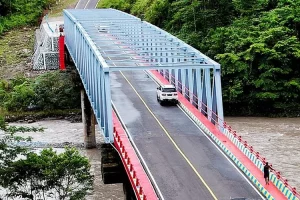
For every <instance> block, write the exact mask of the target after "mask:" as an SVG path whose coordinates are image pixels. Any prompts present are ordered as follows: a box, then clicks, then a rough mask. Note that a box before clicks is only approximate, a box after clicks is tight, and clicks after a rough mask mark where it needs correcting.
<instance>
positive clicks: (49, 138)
mask: <svg viewBox="0 0 300 200" xmlns="http://www.w3.org/2000/svg"><path fill="white" fill-rule="evenodd" d="M9 125H16V126H20V125H22V126H34V127H39V128H41V127H42V128H45V130H44V132H41V133H34V132H29V133H22V134H19V135H21V136H24V137H28V136H30V137H32V144H33V145H32V146H33V147H34V148H35V149H41V148H44V147H50V146H52V147H55V148H54V150H56V151H57V152H61V151H63V148H62V147H63V146H64V145H66V144H68V145H72V146H75V147H77V148H78V149H79V150H80V152H81V153H82V155H85V156H87V157H88V158H89V160H90V162H91V171H92V174H93V175H94V178H95V180H94V191H93V192H92V193H91V194H90V195H88V196H87V197H86V200H96V199H97V200H121V199H122V200H123V199H124V194H123V185H122V184H111V185H104V184H103V182H102V178H101V153H100V150H99V149H89V150H86V149H84V148H83V141H84V140H83V139H84V137H83V125H82V123H71V122H70V121H67V120H42V121H38V122H34V123H31V124H28V123H10V124H9ZM96 141H97V144H100V143H103V142H104V140H103V138H102V137H101V136H100V135H99V134H97V137H96ZM0 199H1V198H0Z"/></svg>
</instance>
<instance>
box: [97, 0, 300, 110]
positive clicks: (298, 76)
mask: <svg viewBox="0 0 300 200" xmlns="http://www.w3.org/2000/svg"><path fill="white" fill-rule="evenodd" d="M98 6H99V7H106V8H107V7H111V8H116V9H120V10H123V11H125V12H128V13H131V14H133V15H136V16H138V17H140V18H142V19H144V20H146V21H148V22H150V23H152V24H155V25H157V26H159V27H161V28H162V29H164V30H166V31H168V32H170V33H172V34H173V35H175V36H177V37H179V38H180V39H182V40H184V41H185V42H187V43H188V44H190V45H192V46H194V47H196V48H198V49H199V50H200V51H201V52H203V53H205V54H206V55H208V56H210V57H211V58H213V59H215V60H216V61H217V62H219V63H220V64H221V66H222V87H223V101H224V110H225V112H226V113H225V114H227V115H263V116H299V115H300V41H299V38H300V0H293V1H291V0H252V1H249V0H208V1H207V0H205V1H204V0H101V1H100V3H99V5H98Z"/></svg>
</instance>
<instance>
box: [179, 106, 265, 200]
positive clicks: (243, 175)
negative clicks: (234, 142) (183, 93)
mask: <svg viewBox="0 0 300 200" xmlns="http://www.w3.org/2000/svg"><path fill="white" fill-rule="evenodd" d="M177 107H178V108H179V109H180V110H181V111H182V112H183V113H184V114H185V115H186V116H187V117H188V118H189V119H190V120H191V121H192V122H193V123H194V124H195V126H196V127H197V128H198V129H199V130H200V132H201V133H202V134H203V135H205V137H206V138H207V139H208V140H209V141H210V142H211V143H212V144H213V145H214V146H215V147H216V148H217V149H218V151H219V152H221V153H222V155H223V156H224V157H225V158H226V159H227V160H228V161H229V163H230V164H231V165H232V166H233V167H234V168H235V169H236V170H237V171H238V172H239V173H240V174H241V175H242V177H243V178H244V179H245V180H246V181H247V182H248V184H249V185H250V186H251V187H252V188H253V189H254V190H255V191H256V192H257V194H259V196H260V197H261V199H265V197H264V196H262V194H261V193H260V192H259V191H258V189H257V188H256V187H254V185H253V184H252V183H251V182H250V181H249V179H248V178H247V177H246V176H245V174H244V173H242V172H241V170H240V169H239V168H238V167H237V166H236V165H235V164H234V163H233V162H232V160H231V159H229V158H228V156H226V154H225V153H224V152H223V151H222V150H221V149H220V148H219V147H218V146H217V145H216V143H214V142H213V141H212V139H211V138H210V137H209V136H208V135H207V134H206V133H204V131H203V130H202V129H201V128H200V127H199V125H198V124H196V122H195V121H194V120H193V119H192V118H191V117H190V116H189V115H188V114H187V113H186V112H185V111H184V110H183V109H182V108H181V107H180V106H179V105H177Z"/></svg>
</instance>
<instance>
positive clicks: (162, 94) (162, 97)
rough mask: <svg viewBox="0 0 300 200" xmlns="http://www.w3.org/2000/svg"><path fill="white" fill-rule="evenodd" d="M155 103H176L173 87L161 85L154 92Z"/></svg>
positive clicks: (176, 97)
mask: <svg viewBox="0 0 300 200" xmlns="http://www.w3.org/2000/svg"><path fill="white" fill-rule="evenodd" d="M156 96H157V101H158V102H159V103H160V104H162V103H163V102H172V103H175V104H177V103H178V94H177V91H176V88H175V86H174V85H161V86H159V87H157V90H156Z"/></svg>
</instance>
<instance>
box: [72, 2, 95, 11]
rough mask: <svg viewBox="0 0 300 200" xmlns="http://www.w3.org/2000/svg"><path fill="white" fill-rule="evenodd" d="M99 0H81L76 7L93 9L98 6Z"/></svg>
mask: <svg viewBox="0 0 300 200" xmlns="http://www.w3.org/2000/svg"><path fill="white" fill-rule="evenodd" d="M97 3H98V0H79V1H78V3H77V5H76V7H75V9H93V8H96V5H97Z"/></svg>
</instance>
